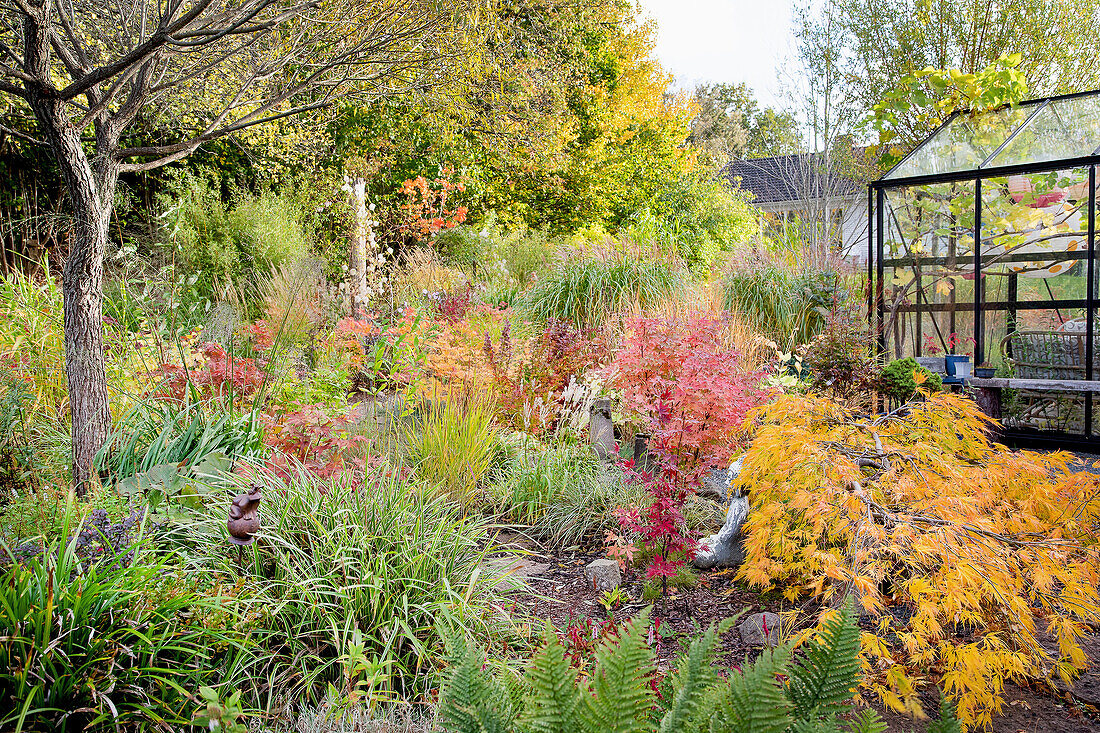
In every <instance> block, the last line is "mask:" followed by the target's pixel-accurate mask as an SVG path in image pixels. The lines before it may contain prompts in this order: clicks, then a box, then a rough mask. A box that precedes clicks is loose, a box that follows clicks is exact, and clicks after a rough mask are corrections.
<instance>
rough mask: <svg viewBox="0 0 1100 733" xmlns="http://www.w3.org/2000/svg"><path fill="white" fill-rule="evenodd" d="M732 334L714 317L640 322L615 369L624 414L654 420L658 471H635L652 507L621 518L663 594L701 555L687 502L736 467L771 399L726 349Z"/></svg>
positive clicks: (653, 441)
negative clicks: (705, 483) (754, 415)
mask: <svg viewBox="0 0 1100 733" xmlns="http://www.w3.org/2000/svg"><path fill="white" fill-rule="evenodd" d="M724 327H725V324H724V322H723V321H722V320H721V319H717V318H709V317H696V318H690V319H686V320H679V319H665V318H635V319H633V320H631V321H630V322H629V324H628V336H627V339H626V342H625V343H624V345H623V349H622V350H621V351H620V352H619V353H618V354H617V355H616V357H615V360H614V362H613V364H612V367H611V375H612V383H613V384H614V385H615V386H617V387H618V388H620V389H621V390H622V403H623V407H624V409H626V410H627V411H631V412H634V413H636V414H639V415H641V416H643V417H644V418H646V419H647V421H648V423H649V430H650V433H651V437H650V444H649V449H650V451H651V452H652V453H653V455H654V456H655V457H656V462H655V470H654V471H653V472H646V471H639V472H635V475H636V476H637V477H638V478H639V479H640V480H642V481H644V482H645V483H646V484H647V486H648V488H649V494H650V504H649V506H648V507H646V508H645V509H643V510H640V511H639V510H634V511H625V512H621V513H620V514H619V522H620V524H621V525H622V526H623V527H624V528H625V529H628V530H630V531H632V532H633V533H635V534H636V535H637V537H638V543H639V545H640V547H641V548H642V549H643V550H645V551H648V554H649V556H650V560H649V564H648V566H647V568H646V577H647V578H661V582H662V587H663V588H665V587H667V580H668V578H670V577H673V576H675V575H676V574H677V572H678V571H679V569H680V568H681V567H682V566H683V565H684V564H685V563H686V562H688V561H689V560H691V559H692V558H693V557H694V554H695V549H696V543H695V538H694V537H693V536H692V533H691V532H690V531H689V530H688V528H687V526H686V524H685V522H684V517H683V506H684V502H685V501H686V500H687V497H688V495H689V494H691V493H692V492H694V491H695V489H696V488H697V487H698V486H699V483H700V481H701V480H702V478H703V476H704V475H705V474H706V472H707V471H709V470H711V469H713V468H717V467H726V466H728V465H729V462H730V459H731V457H732V456H733V454H734V453H735V452H736V451H737V449H738V431H739V430H740V428H741V424H742V423H743V422H744V419H745V415H746V414H747V413H748V411H749V410H750V409H751V408H753V407H755V406H756V405H758V404H759V403H760V402H761V400H762V398H763V396H764V394H763V392H761V390H759V389H758V387H757V384H758V383H759V381H760V375H759V374H756V373H753V372H749V371H746V370H744V369H742V368H741V366H740V354H738V352H737V351H736V350H734V349H732V348H729V347H727V346H726V345H725V342H724V339H723V330H724ZM627 468H628V469H630V470H631V471H633V465H632V464H628V465H627Z"/></svg>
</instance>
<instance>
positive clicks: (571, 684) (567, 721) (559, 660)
mask: <svg viewBox="0 0 1100 733" xmlns="http://www.w3.org/2000/svg"><path fill="white" fill-rule="evenodd" d="M544 641H545V643H544V644H543V647H542V649H541V650H539V652H538V653H537V654H535V656H534V657H532V658H531V666H530V668H529V670H528V672H527V679H528V680H529V681H530V683H531V693H530V695H529V696H528V698H527V703H526V713H525V715H524V716H523V719H524V722H525V723H526V724H527V725H528V726H529V727H530V728H531V730H532V731H534V732H535V733H574V732H575V731H577V730H579V729H580V723H579V721H578V720H577V709H578V707H579V706H580V703H581V694H580V690H578V689H577V676H576V674H574V672H573V668H572V667H570V666H569V662H568V661H566V658H565V649H564V648H563V647H562V645H561V643H560V642H559V641H558V637H557V635H556V634H554V633H553V631H551V630H549V629H547V631H546V633H545V635H544Z"/></svg>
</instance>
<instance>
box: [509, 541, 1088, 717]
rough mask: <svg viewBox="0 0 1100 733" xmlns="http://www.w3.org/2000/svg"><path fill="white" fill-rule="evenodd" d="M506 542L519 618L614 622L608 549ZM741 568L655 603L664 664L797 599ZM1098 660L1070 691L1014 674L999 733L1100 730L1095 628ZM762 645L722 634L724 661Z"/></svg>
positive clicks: (812, 612)
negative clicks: (754, 584) (551, 550)
mask: <svg viewBox="0 0 1100 733" xmlns="http://www.w3.org/2000/svg"><path fill="white" fill-rule="evenodd" d="M499 539H501V540H502V546H503V547H506V548H507V549H509V550H514V551H515V552H516V554H513V555H499V556H497V558H496V561H499V562H507V563H508V564H509V565H510V567H512V568H515V572H514V573H513V577H515V578H516V579H517V584H518V581H520V580H522V581H523V583H525V584H526V586H527V587H525V588H521V589H518V590H515V591H513V592H512V593H510V594H509V595H510V597H511V598H512V600H513V601H514V603H515V606H514V607H513V608H512V609H510V610H511V612H512V613H513V618H514V620H515V621H516V623H522V622H523V620H524V619H526V620H527V622H528V623H529V624H530V625H531V629H532V633H534V634H537V633H538V632H539V630H540V629H541V626H542V624H544V623H545V622H546V621H547V620H548V621H550V623H551V624H552V625H553V628H554V629H555V630H556V631H557V633H559V634H563V635H565V634H567V633H568V630H569V627H570V626H571V625H576V624H578V622H581V623H583V620H585V619H589V620H591V623H592V627H593V628H597V629H598V628H599V626H600V625H601V624H603V623H604V622H606V620H607V619H608V614H607V612H606V611H605V609H604V608H603V607H601V605H600V602H599V601H600V598H601V596H602V595H603V593H602V592H601V591H598V590H596V589H594V588H593V587H592V586H591V585H590V584H589V583H588V582H587V581H586V580H585V576H584V567H585V565H587V564H588V563H589V562H591V561H592V560H596V559H599V558H601V557H603V555H602V554H601V553H594V552H587V551H582V550H575V551H566V552H561V553H557V554H544V553H541V552H540V551H539V549H538V548H537V546H535V545H534V544H533V543H530V542H528V541H525V540H523V539H522V538H520V537H518V536H515V535H502V536H501V537H500V538H499ZM735 574H736V571H734V570H713V571H702V572H699V573H698V576H697V577H698V583H697V584H696V585H695V586H694V587H691V588H677V589H671V590H670V593H669V597H668V602H667V606H666V607H665V608H663V609H662V608H661V606H660V602H659V601H658V602H657V603H656V604H654V609H655V616H656V617H657V618H659V619H661V625H660V628H661V633H660V641H659V642H657V658H658V669H660V670H662V671H666V670H668V669H670V668H672V667H674V666H675V663H676V660H677V657H678V655H679V654H681V653H682V652H683V651H684V650H685V649H686V648H687V646H688V645H689V644H690V643H691V640H692V639H693V638H694V637H696V636H697V635H698V633H699V631H700V630H702V629H705V628H706V627H707V626H708V625H710V624H711V623H717V622H720V621H722V620H723V619H726V618H731V617H733V616H735V615H737V614H738V613H740V612H742V611H743V612H744V616H748V615H751V614H754V613H760V612H763V611H772V612H777V613H778V612H782V611H789V610H791V608H792V606H791V604H789V603H785V602H784V601H783V600H782V599H781V598H779V597H778V595H776V596H775V597H769V595H767V594H761V593H757V592H755V591H752V590H750V589H748V588H746V587H745V584H744V583H743V582H740V581H735V580H734V575H735ZM643 584H644V578H643V576H642V575H641V574H640V573H638V572H634V573H633V574H632V575H629V576H628V577H626V578H624V580H623V588H624V589H625V590H626V591H627V593H628V594H629V596H630V598H631V599H632V600H631V601H629V602H627V603H624V604H623V605H622V606H621V607H619V608H618V609H616V610H615V612H614V618H615V620H616V621H622V620H625V619H628V618H631V617H633V616H635V615H636V614H637V613H638V611H640V610H641V609H642V608H644V607H646V606H648V605H650V604H649V603H647V602H644V601H642V600H641V596H642V587H643ZM817 610H818V608H817V607H816V606H815V607H813V608H810V607H808V606H804V607H803V608H802V611H803V614H802V615H801V616H800V618H799V623H796V624H795V625H794V628H791V629H786V628H785V629H784V631H785V632H786V633H790V632H792V631H797V630H800V629H802V628H806V627H809V626H813V625H814V621H815V618H816V612H817ZM1082 646H1083V648H1084V650H1085V652H1086V654H1087V655H1088V657H1089V659H1090V660H1091V662H1092V665H1091V666H1092V671H1090V672H1088V673H1086V674H1084V675H1082V677H1081V678H1080V679H1079V680H1078V682H1077V684H1076V685H1075V688H1074V692H1073V693H1072V694H1067V693H1066V692H1064V691H1058V690H1053V689H1050V688H1049V687H1045V686H1043V685H1042V684H1040V683H1035V684H1033V685H1030V686H1021V685H1017V684H1013V683H1011V682H1007V683H1006V684H1005V688H1004V697H1005V705H1004V708H1003V711H1002V713H1001V714H1000V715H998V716H996V717H995V718H994V720H993V727H992V729H991V731H992V733H1084V732H1085V731H1100V705H1098V704H1097V703H1100V666H1098V665H1100V634H1092V635H1091V636H1089V637H1088V638H1087V639H1085V640H1084V641H1083V644H1082ZM759 653H760V647H753V646H749V645H747V644H745V643H744V641H743V640H742V639H741V636H740V634H739V633H738V631H737V629H736V628H734V629H731V630H730V631H728V632H727V633H725V634H723V635H722V636H721V640H720V645H719V651H718V663H719V664H720V665H721V666H724V667H728V666H734V665H737V666H742V665H743V664H744V662H745V660H746V659H748V660H750V661H751V660H753V659H755V658H756V657H757V656H758V655H759ZM921 703H922V705H923V707H924V708H925V710H926V711H928V712H929V713H932V712H934V711H935V710H936V709H937V708H938V705H939V701H938V699H936V698H935V697H934V696H933V695H923V696H922V698H921ZM873 707H874V708H875V709H876V710H877V711H878V712H879V713H880V714H881V715H882V717H883V719H884V720H885V721H886V723H887V724H888V726H889V727H888V731H889V732H890V733H923V731H924V730H925V728H926V725H927V723H926V722H925V721H918V720H913V719H911V718H908V717H906V716H904V715H899V714H896V713H892V712H890V711H888V710H886V709H885V708H884V706H882V705H881V704H876V705H874V706H873Z"/></svg>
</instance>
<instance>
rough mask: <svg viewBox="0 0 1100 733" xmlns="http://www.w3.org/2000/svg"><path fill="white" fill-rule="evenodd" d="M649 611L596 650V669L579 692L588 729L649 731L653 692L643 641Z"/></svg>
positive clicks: (650, 655)
mask: <svg viewBox="0 0 1100 733" xmlns="http://www.w3.org/2000/svg"><path fill="white" fill-rule="evenodd" d="M648 625H649V618H648V614H646V613H644V612H643V613H641V614H639V615H638V616H637V617H635V619H634V620H633V621H631V622H628V623H627V624H626V625H625V629H624V631H623V633H622V634H621V635H620V637H619V639H618V640H617V641H615V640H611V639H609V640H607V641H604V642H603V643H602V644H601V645H600V646H599V648H598V649H597V650H596V671H595V672H594V674H593V677H592V682H591V685H590V687H589V688H588V690H587V692H589V693H591V694H585V695H582V701H583V702H582V704H581V706H580V719H581V722H582V723H583V724H584V730H587V731H590V733H651V732H652V730H653V726H652V725H651V723H650V722H649V715H648V713H649V711H650V710H651V709H652V707H653V699H654V693H653V691H652V690H650V688H649V685H648V679H649V677H650V675H652V674H653V672H654V666H653V651H652V650H651V649H650V648H649V645H648V644H647V643H646V639H645V632H646V629H647V628H648Z"/></svg>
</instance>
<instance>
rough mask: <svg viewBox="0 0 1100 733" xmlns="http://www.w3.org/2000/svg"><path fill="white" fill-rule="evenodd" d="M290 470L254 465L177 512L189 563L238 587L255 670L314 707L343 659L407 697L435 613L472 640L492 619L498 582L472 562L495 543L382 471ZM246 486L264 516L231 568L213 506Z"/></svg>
mask: <svg viewBox="0 0 1100 733" xmlns="http://www.w3.org/2000/svg"><path fill="white" fill-rule="evenodd" d="M291 473H292V475H291V476H290V478H289V479H288V480H285V481H284V480H282V479H280V478H278V477H275V476H272V475H270V474H269V473H267V472H263V471H259V470H256V471H253V472H252V475H251V476H250V477H248V478H247V479H244V478H242V479H241V480H240V484H239V485H238V486H237V487H235V488H233V489H231V490H230V491H229V492H224V491H223V492H220V493H218V494H212V495H210V496H209V497H208V502H207V504H206V506H205V507H204V508H203V509H202V510H200V511H196V512H194V513H191V514H190V515H188V516H187V517H185V518H184V519H181V520H180V522H181V526H182V529H183V530H185V531H184V532H182V533H179V534H181V535H182V536H185V537H186V538H187V543H188V553H189V555H190V556H191V558H192V562H193V564H194V565H195V566H196V567H197V568H198V569H200V570H202V571H203V572H207V573H222V574H224V575H227V576H229V577H233V576H239V577H241V578H242V581H241V582H247V583H248V587H249V589H250V594H249V597H248V598H247V599H245V598H243V597H242V600H241V602H242V603H243V604H244V606H245V607H244V608H242V610H241V613H242V615H244V616H249V617H251V616H258V617H260V618H262V619H263V626H262V629H257V630H255V631H253V632H252V634H251V638H252V639H253V640H254V641H255V643H256V645H257V649H256V654H255V656H254V658H253V661H252V665H253V666H252V669H251V674H252V675H253V677H254V678H256V679H264V680H266V681H268V684H270V685H271V687H272V688H273V689H272V691H273V692H274V693H277V694H283V695H285V696H286V698H287V699H295V698H302V701H303V702H311V703H313V704H317V703H319V702H320V701H322V700H324V699H325V695H326V691H327V690H328V686H329V684H333V685H335V686H336V687H337V688H338V689H342V688H343V687H344V686H345V684H346V682H347V680H346V678H345V673H346V672H348V669H349V667H348V664H349V660H350V659H351V658H352V657H353V656H354V657H355V658H358V659H361V660H365V663H367V664H368V665H369V666H370V667H371V669H372V670H374V671H375V672H376V674H375V675H374V676H373V677H372V679H373V682H372V684H373V685H374V688H373V693H380V692H390V693H392V692H393V691H395V690H402V691H404V692H405V693H406V696H409V697H411V696H413V693H414V691H417V690H419V691H423V688H424V684H425V682H426V677H425V672H427V671H429V670H431V669H432V668H433V667H434V666H435V664H436V663H437V661H438V659H439V656H438V655H439V654H440V652H441V645H442V642H441V639H440V637H439V636H438V634H437V631H436V627H435V622H436V621H437V620H438V619H441V618H449V619H451V622H452V623H455V624H458V625H459V626H460V627H461V628H463V629H464V630H465V632H466V633H469V634H473V635H475V636H478V637H481V638H485V637H486V636H487V635H488V634H489V632H490V631H491V630H495V629H496V627H495V624H497V623H500V617H499V616H496V615H495V614H492V613H491V612H490V604H492V603H499V601H500V598H499V597H498V596H497V594H496V591H495V587H496V582H497V579H496V578H494V577H492V576H491V575H490V574H489V573H487V572H486V571H485V570H484V569H482V568H481V567H480V566H481V564H482V561H483V559H484V557H485V555H486V554H487V553H488V552H491V551H492V550H493V545H492V543H491V542H490V538H489V536H488V530H489V525H488V524H487V522H486V521H485V520H483V519H478V518H475V517H471V516H465V515H463V514H462V513H461V512H460V510H459V509H458V508H457V507H455V505H454V504H453V503H451V502H449V501H447V500H446V498H445V497H442V496H439V497H431V496H428V495H426V494H425V493H424V492H421V491H418V490H416V488H415V487H414V486H410V485H409V484H408V483H406V482H405V481H403V480H402V479H400V478H399V476H398V475H397V472H391V471H388V470H385V469H381V468H379V469H371V468H368V469H367V472H366V475H365V477H364V478H363V480H362V481H361V482H358V483H354V484H353V483H352V482H350V481H345V480H336V481H323V480H321V479H318V478H317V477H315V476H313V475H311V474H309V473H308V472H306V471H305V469H304V468H301V467H298V468H297V469H294V470H292V471H291ZM246 482H248V483H256V484H258V485H259V486H260V487H261V490H262V492H263V502H262V504H261V510H260V511H261V517H262V526H261V529H260V532H259V535H258V541H257V542H256V543H255V544H254V545H252V546H250V547H248V548H245V565H244V567H241V566H239V565H238V563H237V560H236V556H235V554H233V555H231V554H229V553H228V552H227V548H228V547H229V545H228V534H227V529H226V521H225V518H226V514H225V512H226V506H228V505H229V501H230V498H231V496H232V495H233V494H235V493H238V492H242V491H246V490H247V488H246ZM257 688H259V686H257Z"/></svg>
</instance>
